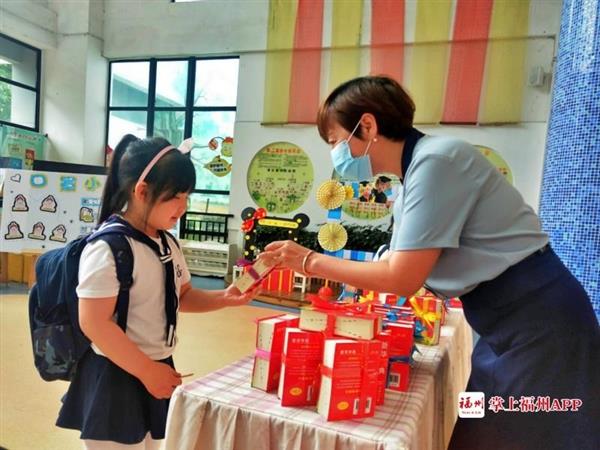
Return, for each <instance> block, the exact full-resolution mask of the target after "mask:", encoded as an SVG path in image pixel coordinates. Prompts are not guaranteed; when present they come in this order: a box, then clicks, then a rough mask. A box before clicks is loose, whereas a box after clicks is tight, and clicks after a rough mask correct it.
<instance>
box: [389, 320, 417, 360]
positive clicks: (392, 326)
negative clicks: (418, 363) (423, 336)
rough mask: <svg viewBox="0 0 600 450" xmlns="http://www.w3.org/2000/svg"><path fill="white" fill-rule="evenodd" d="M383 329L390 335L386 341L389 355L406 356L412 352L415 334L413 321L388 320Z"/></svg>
mask: <svg viewBox="0 0 600 450" xmlns="http://www.w3.org/2000/svg"><path fill="white" fill-rule="evenodd" d="M385 330H386V331H387V332H389V333H390V336H391V338H390V341H389V343H388V354H389V355H390V356H407V355H410V354H411V353H412V349H413V345H414V334H415V324H414V322H409V321H398V322H390V323H387V324H386V328H385Z"/></svg>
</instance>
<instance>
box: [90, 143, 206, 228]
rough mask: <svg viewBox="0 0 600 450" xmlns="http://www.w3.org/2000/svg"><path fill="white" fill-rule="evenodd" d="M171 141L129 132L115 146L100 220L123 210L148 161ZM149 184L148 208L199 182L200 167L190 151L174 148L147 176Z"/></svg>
mask: <svg viewBox="0 0 600 450" xmlns="http://www.w3.org/2000/svg"><path fill="white" fill-rule="evenodd" d="M169 145H171V144H170V143H169V141H167V140H166V139H164V138H161V137H154V138H147V139H138V138H137V137H135V136H133V135H131V134H127V135H125V136H124V137H123V138H122V139H121V142H119V144H117V146H116V147H115V150H114V152H113V158H112V162H111V165H110V169H109V172H108V178H107V180H106V185H105V186H104V192H103V194H102V207H101V209H100V216H99V218H98V223H102V222H104V221H105V220H106V219H108V218H109V217H110V216H111V215H112V214H115V213H119V212H121V211H122V210H123V208H124V207H125V205H126V204H127V202H128V201H129V198H130V196H131V194H132V193H133V191H134V189H135V185H136V183H137V182H138V179H139V177H140V175H141V174H142V172H143V171H144V169H145V168H146V166H147V165H148V163H149V162H150V161H151V160H152V158H154V156H156V154H157V153H158V152H160V151H161V150H162V149H163V148H165V147H167V146H169ZM144 181H145V182H146V183H147V185H148V196H149V197H148V201H149V202H148V211H149V210H150V209H151V208H152V206H154V204H155V203H156V202H157V201H158V200H159V199H161V200H170V199H172V198H173V197H175V196H176V195H177V194H179V193H182V192H191V191H192V189H194V187H195V185H196V171H195V169H194V164H193V163H192V161H191V160H190V157H189V154H187V155H184V154H182V153H181V152H180V151H179V150H177V149H173V150H171V151H169V152H167V153H165V154H164V155H163V156H162V157H161V158H160V159H159V160H158V162H157V163H156V164H155V165H154V167H152V170H150V172H149V173H148V175H147V176H146V179H145V180H144Z"/></svg>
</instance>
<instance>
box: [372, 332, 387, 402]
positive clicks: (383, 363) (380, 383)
mask: <svg viewBox="0 0 600 450" xmlns="http://www.w3.org/2000/svg"><path fill="white" fill-rule="evenodd" d="M376 339H377V340H378V341H381V354H380V359H379V370H378V373H377V398H376V400H375V404H376V405H383V402H384V400H385V387H386V384H387V371H388V358H389V353H388V346H389V341H390V339H391V334H390V333H389V332H387V331H382V332H381V333H379V334H378V335H377V338H376Z"/></svg>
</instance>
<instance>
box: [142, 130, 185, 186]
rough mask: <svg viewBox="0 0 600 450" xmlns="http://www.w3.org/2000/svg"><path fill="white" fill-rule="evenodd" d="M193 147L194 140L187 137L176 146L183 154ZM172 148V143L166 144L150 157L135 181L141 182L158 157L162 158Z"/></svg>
mask: <svg viewBox="0 0 600 450" xmlns="http://www.w3.org/2000/svg"><path fill="white" fill-rule="evenodd" d="M193 147H194V140H193V139H192V138H189V139H186V140H185V141H183V142H182V143H181V144H179V147H178V148H177V150H179V151H180V152H181V153H183V154H186V153H189V152H191V151H192V148H193ZM174 148H175V147H174V146H172V145H167V146H166V147H165V148H163V149H162V150H161V151H160V152H158V153H157V154H156V156H155V157H154V158H152V161H150V162H149V163H148V165H147V166H146V168H145V169H144V171H143V172H142V174H141V175H140V177H139V178H138V181H137V182H138V183H141V182H142V181H144V180H145V179H146V177H147V176H148V174H149V173H150V171H151V170H152V168H153V167H154V166H155V165H156V163H157V162H158V160H159V159H160V158H162V157H163V156H164V155H165V153H167V152H168V151H169V150H173V149H174Z"/></svg>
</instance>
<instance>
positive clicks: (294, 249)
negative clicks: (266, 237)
mask: <svg viewBox="0 0 600 450" xmlns="http://www.w3.org/2000/svg"><path fill="white" fill-rule="evenodd" d="M310 252H311V250H309V249H307V248H306V247H302V246H301V245H300V244H297V243H295V242H294V241H275V242H271V243H270V244H269V245H267V246H266V247H265V250H264V251H263V252H262V253H260V255H259V256H258V257H259V258H260V259H261V260H263V261H264V262H265V263H266V264H268V265H270V266H281V267H287V268H288V269H292V270H293V271H294V272H298V273H304V270H303V269H306V267H304V268H303V267H302V262H303V261H304V258H305V257H306V256H307V255H308V254H309V253H310Z"/></svg>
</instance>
